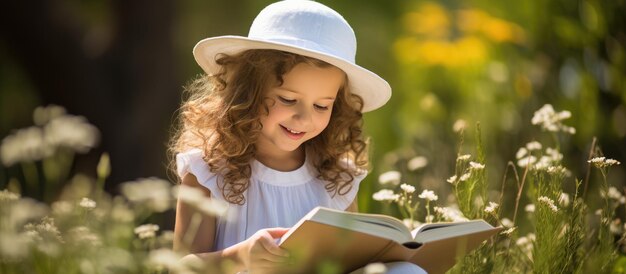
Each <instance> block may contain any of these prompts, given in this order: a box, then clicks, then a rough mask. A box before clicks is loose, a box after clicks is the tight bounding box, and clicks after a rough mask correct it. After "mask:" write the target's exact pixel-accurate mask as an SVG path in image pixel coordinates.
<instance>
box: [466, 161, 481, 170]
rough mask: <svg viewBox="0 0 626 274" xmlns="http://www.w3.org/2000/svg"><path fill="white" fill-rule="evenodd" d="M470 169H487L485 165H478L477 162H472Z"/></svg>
mask: <svg viewBox="0 0 626 274" xmlns="http://www.w3.org/2000/svg"><path fill="white" fill-rule="evenodd" d="M469 164H470V169H471V170H481V169H485V165H484V164H481V163H477V162H470V163H469Z"/></svg>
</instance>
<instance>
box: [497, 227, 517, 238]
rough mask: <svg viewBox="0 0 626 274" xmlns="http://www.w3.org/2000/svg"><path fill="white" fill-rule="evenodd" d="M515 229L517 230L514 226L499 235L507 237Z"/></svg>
mask: <svg viewBox="0 0 626 274" xmlns="http://www.w3.org/2000/svg"><path fill="white" fill-rule="evenodd" d="M515 229H517V227H516V226H514V227H510V228H509V229H507V230H504V231H502V232H500V235H507V236H508V235H511V233H513V231H515Z"/></svg>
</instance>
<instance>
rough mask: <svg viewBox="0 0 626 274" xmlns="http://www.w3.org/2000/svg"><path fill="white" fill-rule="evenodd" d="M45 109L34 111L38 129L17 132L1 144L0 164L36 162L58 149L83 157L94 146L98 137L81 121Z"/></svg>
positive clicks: (56, 108)
mask: <svg viewBox="0 0 626 274" xmlns="http://www.w3.org/2000/svg"><path fill="white" fill-rule="evenodd" d="M48 108H50V109H49V110H48V109H40V108H39V109H38V110H36V111H35V115H34V116H35V123H36V124H38V126H32V127H28V128H24V129H20V130H18V131H16V132H15V133H13V134H11V135H9V136H7V137H6V138H4V139H3V140H2V144H1V145H0V159H1V160H2V164H4V165H5V166H11V165H13V164H15V163H19V162H32V161H38V160H41V159H43V158H46V157H49V156H51V155H52V154H54V152H55V151H56V150H57V148H59V147H66V148H70V149H72V150H73V151H75V152H79V153H85V152H88V151H89V150H90V149H92V148H93V147H95V146H96V144H97V143H98V141H99V135H100V133H99V131H98V129H97V128H96V127H94V126H93V125H91V124H89V123H88V122H87V120H86V119H85V118H84V117H82V116H74V115H69V114H65V110H64V109H63V108H62V107H59V106H49V107H48ZM38 113H39V114H38ZM41 113H46V114H41Z"/></svg>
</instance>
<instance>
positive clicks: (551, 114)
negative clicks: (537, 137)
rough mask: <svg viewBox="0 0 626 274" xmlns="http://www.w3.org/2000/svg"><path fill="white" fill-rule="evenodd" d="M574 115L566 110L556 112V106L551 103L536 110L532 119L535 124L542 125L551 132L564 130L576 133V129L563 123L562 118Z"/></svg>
mask: <svg viewBox="0 0 626 274" xmlns="http://www.w3.org/2000/svg"><path fill="white" fill-rule="evenodd" d="M571 116H572V113H571V112H569V111H567V110H564V111H561V112H555V111H554V108H553V107H552V105H550V104H546V105H544V106H543V107H541V108H540V109H539V110H537V111H535V115H534V116H533V118H532V119H531V123H532V124H533V125H540V126H541V129H543V130H546V131H550V132H559V131H563V132H565V133H569V134H575V133H576V129H575V128H573V127H569V126H566V125H563V124H562V122H561V121H562V120H565V119H568V118H570V117H571Z"/></svg>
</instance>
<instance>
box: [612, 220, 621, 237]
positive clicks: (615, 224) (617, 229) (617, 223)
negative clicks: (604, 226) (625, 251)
mask: <svg viewBox="0 0 626 274" xmlns="http://www.w3.org/2000/svg"><path fill="white" fill-rule="evenodd" d="M609 230H610V231H611V233H613V234H615V235H622V220H620V219H619V218H618V219H615V220H613V221H612V222H611V225H610V226H609Z"/></svg>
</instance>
